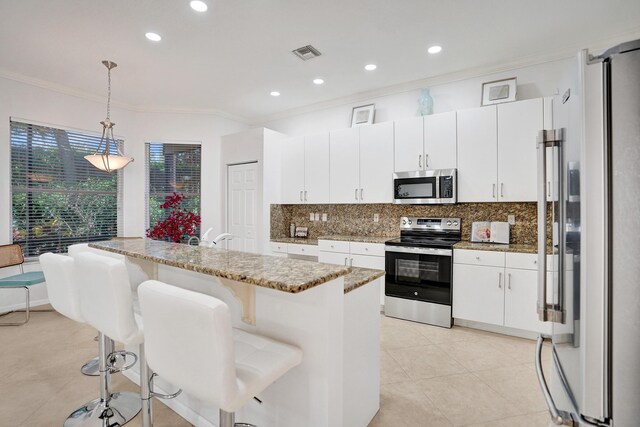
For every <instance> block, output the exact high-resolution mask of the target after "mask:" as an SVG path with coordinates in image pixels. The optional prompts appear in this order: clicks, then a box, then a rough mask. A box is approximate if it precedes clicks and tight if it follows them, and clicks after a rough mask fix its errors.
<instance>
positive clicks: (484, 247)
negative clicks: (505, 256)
mask: <svg viewBox="0 0 640 427" xmlns="http://www.w3.org/2000/svg"><path fill="white" fill-rule="evenodd" d="M453 248H454V249H471V250H474V251H496V252H518V253H523V254H537V253H538V246H536V245H517V244H509V245H506V244H501V243H478V242H458V243H456V244H455V245H454V246H453Z"/></svg>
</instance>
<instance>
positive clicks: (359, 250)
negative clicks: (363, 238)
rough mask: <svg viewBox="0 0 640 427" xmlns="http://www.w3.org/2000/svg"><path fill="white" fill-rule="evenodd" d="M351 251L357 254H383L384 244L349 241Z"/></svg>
mask: <svg viewBox="0 0 640 427" xmlns="http://www.w3.org/2000/svg"><path fill="white" fill-rule="evenodd" d="M351 253H352V254H358V255H373V256H384V244H383V243H363V242H351Z"/></svg>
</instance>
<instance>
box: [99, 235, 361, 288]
mask: <svg viewBox="0 0 640 427" xmlns="http://www.w3.org/2000/svg"><path fill="white" fill-rule="evenodd" d="M89 246H90V247H92V248H96V249H102V250H106V251H109V252H113V253H117V254H120V255H126V256H129V257H132V258H139V259H143V260H147V261H152V262H157V263H159V264H164V265H169V266H172V267H178V268H182V269H185V270H191V271H195V272H198V273H203V274H209V275H211V276H218V277H222V278H225V279H229V280H235V281H238V282H243V283H248V284H251V285H255V286H262V287H265V288H271V289H276V290H279V291H283V292H290V293H298V292H302V291H304V290H307V289H310V288H313V287H314V286H318V285H320V284H322V283H325V282H328V281H330V280H333V279H336V278H338V277H340V276H345V275H347V274H348V273H349V272H350V269H349V268H348V267H344V266H339V265H332V264H322V263H319V262H314V261H304V260H298V259H291V258H283V257H274V256H268V255H258V254H251V253H247V252H238V251H230V250H226V249H216V248H205V247H202V246H189V245H185V244H180V243H169V242H162V241H158V240H150V239H137V240H121V241H116V240H111V241H107V242H95V243H90V244H89ZM354 279H355V278H354Z"/></svg>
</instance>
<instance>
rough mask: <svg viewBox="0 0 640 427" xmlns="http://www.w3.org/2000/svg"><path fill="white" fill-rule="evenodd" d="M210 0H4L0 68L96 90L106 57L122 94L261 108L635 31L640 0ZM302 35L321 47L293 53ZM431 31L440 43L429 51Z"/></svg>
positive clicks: (130, 98)
mask: <svg viewBox="0 0 640 427" xmlns="http://www.w3.org/2000/svg"><path fill="white" fill-rule="evenodd" d="M205 1H206V2H207V3H208V5H209V10H208V11H207V12H205V13H203V14H198V13H196V12H194V11H192V10H191V8H190V7H189V5H188V3H189V1H188V0H135V1H131V0H102V1H98V0H89V1H87V0H56V1H50V0H19V1H18V0H15V1H10V0H0V71H3V72H4V74H5V75H7V74H18V75H21V76H25V77H28V78H34V79H40V80H44V81H47V82H51V83H53V84H57V85H63V86H66V87H68V88H70V89H72V90H75V91H81V92H86V93H88V94H93V95H97V96H103V95H104V94H105V92H106V69H105V68H104V67H103V65H102V64H101V63H100V61H101V60H103V59H111V60H113V61H115V62H117V63H118V65H119V66H118V68H116V70H115V71H114V72H113V98H114V101H116V102H119V103H122V104H126V105H129V106H135V107H137V108H149V109H158V108H186V109H190V110H199V109H202V110H219V111H223V112H226V113H228V114H231V115H236V116H239V117H244V118H246V119H248V120H249V121H255V120H257V119H259V118H264V117H267V116H270V115H274V114H276V113H280V112H283V111H286V110H291V109H294V108H298V107H302V106H306V105H310V104H315V103H319V102H324V101H327V100H331V99H334V98H338V97H343V96H348V95H351V94H355V93H360V92H366V91H370V90H375V89H378V88H382V87H386V86H390V85H396V84H399V83H403V82H409V81H413V80H419V79H425V78H429V77H433V76H438V75H443V74H446V73H452V72H457V71H461V70H465V69H471V68H478V67H490V66H492V65H496V64H501V63H505V62H512V61H516V60H519V59H522V58H527V57H540V58H543V57H545V56H546V55H549V56H550V57H551V56H553V55H554V54H557V53H558V52H566V51H567V50H568V49H572V48H576V49H577V47H583V46H589V45H591V44H593V43H597V42H600V41H603V40H607V39H612V38H615V37H619V36H620V35H624V34H629V33H633V32H636V31H638V30H640V1H638V0H606V1H605V0H536V1H531V0H483V1H478V0H448V1H446V0H437V1H436V0H323V1H318V0H315V1H310V0H289V1H284V0H205ZM147 31H154V32H157V33H159V34H161V35H162V37H163V40H162V41H161V42H159V43H153V42H150V41H148V40H147V39H146V38H145V37H144V33H145V32H147ZM307 44H312V45H313V46H315V47H316V48H317V49H318V50H320V52H322V56H320V57H318V58H315V59H312V60H310V61H307V62H303V61H301V60H300V59H298V58H297V57H295V56H294V55H293V54H292V53H291V50H292V49H295V48H297V47H300V46H304V45H307ZM432 44H440V45H442V46H443V51H442V53H440V54H438V55H428V54H427V53H426V49H427V47H428V46H430V45H432ZM367 63H376V64H377V65H378V69H377V70H376V71H374V72H365V71H364V69H363V67H364V65H365V64H367ZM0 75H1V73H0ZM315 77H322V78H323V79H324V80H325V81H326V83H325V84H324V85H322V86H316V85H314V84H313V83H312V79H313V78H315ZM271 90H278V91H280V92H281V93H282V95H281V96H280V97H278V98H274V97H271V96H269V92H270V91H271Z"/></svg>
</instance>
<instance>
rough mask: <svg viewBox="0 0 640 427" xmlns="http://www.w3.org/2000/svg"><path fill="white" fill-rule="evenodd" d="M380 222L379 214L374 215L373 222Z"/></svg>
mask: <svg viewBox="0 0 640 427" xmlns="http://www.w3.org/2000/svg"><path fill="white" fill-rule="evenodd" d="M378 221H380V215H379V214H373V222H378Z"/></svg>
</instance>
